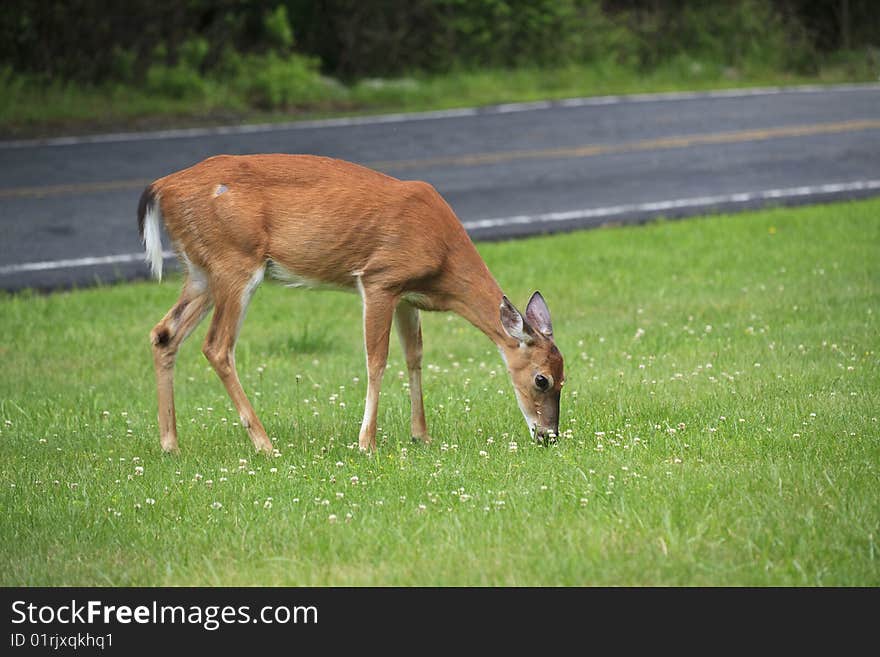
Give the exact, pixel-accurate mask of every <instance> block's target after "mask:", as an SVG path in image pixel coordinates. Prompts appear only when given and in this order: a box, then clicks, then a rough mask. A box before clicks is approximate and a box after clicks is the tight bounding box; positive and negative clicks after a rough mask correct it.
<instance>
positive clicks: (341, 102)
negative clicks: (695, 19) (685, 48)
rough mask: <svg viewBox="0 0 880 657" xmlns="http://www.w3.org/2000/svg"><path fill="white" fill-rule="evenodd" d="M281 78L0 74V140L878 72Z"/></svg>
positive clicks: (859, 56) (571, 70)
mask: <svg viewBox="0 0 880 657" xmlns="http://www.w3.org/2000/svg"><path fill="white" fill-rule="evenodd" d="M293 61H298V60H293ZM283 71H284V68H283V66H282V67H281V68H280V69H278V70H277V71H275V72H274V73H270V72H266V74H265V75H266V79H265V80H264V81H263V82H262V83H260V84H264V85H269V86H272V85H274V87H273V88H274V89H275V90H276V93H279V94H281V96H279V97H283V98H293V99H297V100H295V101H292V102H287V101H285V102H283V103H281V105H273V107H274V109H267V108H266V106H265V105H264V104H256V105H255V104H254V102H253V101H252V99H251V98H249V96H248V93H250V92H249V91H247V90H248V89H250V87H252V86H253V85H254V84H256V83H253V82H247V83H245V81H244V80H243V79H239V78H236V77H232V78H229V77H222V76H221V77H220V78H216V77H214V78H211V77H207V78H202V77H200V76H199V75H198V74H197V73H195V72H191V73H190V74H189V75H190V76H191V77H193V81H192V82H193V83H192V84H183V83H178V86H181V85H182V87H181V88H177V87H174V89H172V90H171V91H168V90H165V91H163V89H162V88H150V87H148V86H145V85H136V84H106V85H102V86H92V87H90V86H83V85H78V84H74V83H65V82H63V81H58V80H56V81H52V82H48V83H47V82H45V81H38V80H34V79H28V78H25V77H22V76H18V75H16V74H14V73H12V72H11V71H9V70H6V71H4V70H3V69H0V136H2V137H27V136H33V135H50V134H60V133H65V134H66V133H70V132H92V131H100V130H124V129H152V128H159V127H168V126H173V127H180V126H186V125H196V124H206V123H207V124H217V123H234V122H239V121H244V122H260V121H266V122H273V121H290V120H297V119H311V118H319V117H328V116H344V115H351V114H359V113H361V114H362V113H365V112H366V113H376V112H394V111H421V110H431V109H448V108H454V107H465V106H479V105H489V104H495V103H508V102H524V101H535V100H546V99H560V98H570V97H578V96H595V95H603V94H625V93H636V92H663V91H681V90H694V91H700V90H708V89H723V88H735V87H750V86H765V85H781V86H786V85H797V84H830V83H841V82H871V81H876V80H877V76H878V73H880V70H878V65H877V62H876V61H874V60H873V59H872V58H871V57H870V56H868V55H866V54H865V53H860V52H856V53H844V54H839V55H838V56H837V57H836V58H834V59H830V60H829V61H828V62H826V64H825V65H823V66H822V67H821V68H820V69H819V70H818V71H817V72H816V73H815V74H814V75H801V74H794V73H790V72H785V71H778V70H774V69H772V68H761V67H756V66H751V67H748V68H745V69H742V70H739V69H734V68H731V67H728V66H724V65H722V64H719V63H713V62H704V61H699V60H696V59H693V58H690V57H686V56H681V57H678V58H675V59H673V60H672V61H669V62H666V63H664V64H663V65H661V66H659V67H657V68H655V69H653V70H651V71H647V72H639V71H636V70H634V69H632V68H631V67H626V66H622V65H618V64H615V63H613V62H611V61H599V62H594V63H591V64H589V65H571V66H564V67H556V68H523V69H516V70H482V71H458V72H452V73H448V74H445V75H434V76H428V75H423V74H419V75H415V76H413V77H408V78H401V79H373V80H361V81H358V82H355V83H352V84H350V85H347V86H346V85H343V84H341V83H339V82H337V81H334V80H330V79H327V78H323V79H322V78H319V77H318V76H317V74H314V75H313V77H309V75H306V74H305V73H303V72H302V71H300V70H299V69H298V68H297V69H296V70H295V71H294V72H293V73H292V74H291V76H290V78H289V79H288V78H285V77H284V75H283ZM251 75H253V73H252V72H248V73H243V74H242V76H245V77H248V76H251ZM187 79H189V78H187ZM195 82H198V84H195ZM249 85H250V86H249ZM291 85H292V86H291ZM261 88H262V87H261ZM172 91H173V93H172ZM251 91H253V89H251ZM264 92H265V93H269V92H268V91H267V90H264Z"/></svg>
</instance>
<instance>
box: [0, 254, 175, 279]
mask: <svg viewBox="0 0 880 657" xmlns="http://www.w3.org/2000/svg"><path fill="white" fill-rule="evenodd" d="M174 255H175V254H174V251H162V258H163V259H168V258H173V257H174ZM125 262H144V254H143V253H120V254H118V255H110V256H88V257H86V258H69V259H67V260H46V261H43V262H25V263H22V264H19V265H3V266H2V267H0V275H3V274H20V273H22V272H29V271H48V270H50V269H72V268H74V267H94V266H96V265H116V264H120V263H125Z"/></svg>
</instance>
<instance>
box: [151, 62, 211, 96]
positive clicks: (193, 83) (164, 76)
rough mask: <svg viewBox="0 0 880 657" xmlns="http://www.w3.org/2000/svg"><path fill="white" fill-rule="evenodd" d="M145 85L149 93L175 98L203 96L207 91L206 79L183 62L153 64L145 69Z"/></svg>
mask: <svg viewBox="0 0 880 657" xmlns="http://www.w3.org/2000/svg"><path fill="white" fill-rule="evenodd" d="M145 86H146V89H147V90H148V91H150V92H151V93H154V94H158V95H161V96H166V97H168V98H175V99H184V98H187V99H198V98H204V97H205V95H207V92H208V83H207V82H206V80H205V79H204V78H203V77H202V76H201V75H200V74H199V72H198V71H197V70H195V69H193V68H191V67H190V66H188V65H187V64H184V63H183V62H179V63H177V64H175V65H174V66H166V65H165V64H153V65H152V66H150V68H149V69H147V79H146V85H145Z"/></svg>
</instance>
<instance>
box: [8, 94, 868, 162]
mask: <svg viewBox="0 0 880 657" xmlns="http://www.w3.org/2000/svg"><path fill="white" fill-rule="evenodd" d="M878 90H880V84H877V83H875V82H866V83H860V84H839V85H815V84H811V85H799V86H792V87H753V88H750V89H719V90H716V91H672V92H661V93H652V94H625V95H614V96H589V97H585V98H566V99H562V100H547V101H537V102H530V103H508V104H503V105H490V106H486V107H463V108H459V109H449V110H435V111H430V112H409V113H395V114H377V115H372V116H352V117H343V118H336V119H317V120H312V121H287V122H284V123H253V124H247V125H228V126H215V127H208V128H180V129H174V130H155V131H149V132H115V133H109V134H99V135H83V136H74V137H54V138H47V139H18V140H11V141H0V149H11V148H32V147H40V146H74V145H77V144H103V143H112V142H125V141H151V140H162V139H186V138H193V137H206V136H210V135H246V134H256V133H264V132H281V131H284V130H308V129H313V128H339V127H350V126H362V125H377V124H382V123H407V122H411V121H429V120H436V119H454V118H460V117H466V116H478V115H484V114H511V113H515V112H534V111H540V110H546V109H553V108H568V107H590V106H599V105H617V104H622V103H655V102H669V101H678V100H696V99H701V98H746V97H750V96H773V95H779V94H805V93H821V92H831V93H843V92H852V91H878Z"/></svg>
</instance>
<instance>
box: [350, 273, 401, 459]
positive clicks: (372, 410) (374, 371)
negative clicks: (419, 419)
mask: <svg viewBox="0 0 880 657" xmlns="http://www.w3.org/2000/svg"><path fill="white" fill-rule="evenodd" d="M358 288H359V290H360V292H361V297H362V299H363V302H364V347H365V348H366V352H367V399H366V402H365V403H364V420H363V422H362V423H361V431H360V435H359V436H358V445H359V447H360V448H361V449H362V450H375V449H376V416H377V413H378V409H379V390H380V388H381V387H382V375H383V374H384V373H385V366H386V365H387V363H388V339H389V336H390V335H391V319H392V316H393V314H394V306H395V305H396V302H397V299H396V298H395V297H394V296H393V295H391V294H389V293H388V292H386V291H384V290H381V289H370V288H369V287H365V286H364V282H363V281H362V280H361V278H360V277H358Z"/></svg>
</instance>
